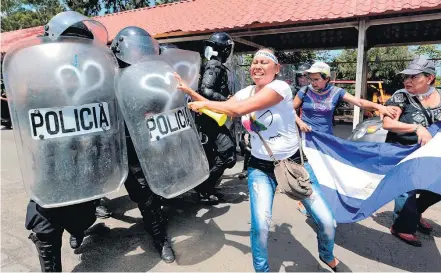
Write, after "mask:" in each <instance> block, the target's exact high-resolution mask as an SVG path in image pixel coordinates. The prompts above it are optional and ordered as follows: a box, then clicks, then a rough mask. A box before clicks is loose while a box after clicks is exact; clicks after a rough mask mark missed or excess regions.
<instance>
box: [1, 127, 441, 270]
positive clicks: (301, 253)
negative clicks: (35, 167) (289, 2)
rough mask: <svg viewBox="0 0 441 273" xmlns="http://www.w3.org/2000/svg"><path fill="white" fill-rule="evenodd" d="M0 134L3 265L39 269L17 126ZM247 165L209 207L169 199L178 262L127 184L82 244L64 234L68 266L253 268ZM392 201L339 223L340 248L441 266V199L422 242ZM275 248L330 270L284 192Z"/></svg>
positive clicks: (397, 262)
mask: <svg viewBox="0 0 441 273" xmlns="http://www.w3.org/2000/svg"><path fill="white" fill-rule="evenodd" d="M336 133H337V134H339V135H341V136H344V137H347V135H348V130H347V127H345V126H344V125H338V126H337V129H336ZM1 141H2V143H1V160H2V161H1V270H2V271H39V263H38V259H37V253H36V250H35V247H34V245H33V244H32V243H31V241H30V240H28V239H27V236H28V235H29V232H28V231H27V230H26V229H25V228H24V218H25V212H26V205H27V202H28V198H27V196H26V194H25V192H24V190H23V186H22V181H21V174H20V170H19V163H18V160H17V155H16V151H15V143H14V139H13V136H12V131H10V130H2V131H1ZM241 168H242V163H241V162H240V163H238V164H237V165H236V167H235V168H234V169H233V170H230V171H229V172H228V173H226V174H225V176H224V180H223V182H222V185H221V186H222V192H223V193H224V194H225V196H226V199H227V202H226V203H223V204H220V205H217V206H213V207H204V206H201V205H199V204H197V203H196V202H194V201H193V200H194V199H195V198H194V197H195V196H194V195H193V193H189V194H186V195H184V196H181V197H179V198H177V199H175V200H172V201H170V202H169V203H168V204H167V206H166V207H165V209H166V212H167V215H168V217H169V219H170V221H169V234H170V236H171V238H172V243H173V247H174V249H175V251H176V254H177V260H176V262H175V263H173V264H165V263H163V262H161V261H160V259H159V257H158V255H157V254H156V252H155V251H154V249H153V246H152V244H151V240H150V238H149V236H147V235H146V234H145V232H144V231H143V228H142V221H141V218H140V214H139V211H138V210H137V208H136V206H135V204H134V203H132V202H131V201H130V200H129V198H128V197H127V194H126V191H125V190H121V191H119V192H118V194H115V195H114V196H109V201H108V207H109V209H111V210H112V211H114V214H115V215H114V218H111V219H107V220H104V221H102V220H100V221H97V223H96V224H95V225H94V226H93V227H92V228H91V230H90V231H89V232H88V234H89V236H88V237H86V239H85V241H84V243H83V245H82V246H81V248H79V249H77V250H76V251H73V250H72V249H70V247H69V243H68V238H69V236H68V234H67V233H65V234H64V237H63V249H62V255H63V257H62V259H63V269H64V271H138V272H139V271H143V272H145V271H193V272H194V271H253V267H252V263H251V254H250V242H249V228H250V226H249V220H248V219H249V202H248V194H247V192H248V191H247V185H246V181H240V180H237V179H236V178H235V174H236V173H237V172H238V171H240V169H241ZM391 209H392V205H391V204H389V205H387V206H385V207H384V208H382V209H381V210H380V211H378V212H377V213H376V214H375V215H373V216H372V217H371V218H368V219H366V220H364V221H362V222H359V223H356V224H341V225H339V226H338V228H337V235H336V247H335V254H336V256H337V257H339V258H340V259H341V260H343V261H344V262H345V263H346V264H347V265H349V266H350V267H351V268H352V269H353V270H354V271H432V272H433V271H440V270H441V254H440V249H441V226H440V225H441V205H437V206H435V207H433V208H431V209H430V210H429V211H428V212H427V213H426V214H425V216H426V217H427V218H428V219H429V220H430V222H431V223H432V224H433V225H434V232H433V234H432V236H426V235H421V238H422V240H423V247H421V248H414V247H411V246H408V245H406V244H404V243H402V242H401V241H399V240H398V239H396V238H395V237H393V236H391V235H390V234H389V232H388V228H389V226H390V224H391ZM269 251H270V263H271V269H272V271H322V272H326V271H329V269H328V268H327V267H326V266H325V265H324V264H323V263H321V262H320V261H319V260H318V258H317V241H316V234H315V232H314V224H313V223H312V222H311V221H310V219H307V218H306V217H304V216H303V215H301V214H300V213H299V212H298V211H297V210H296V209H295V204H294V202H293V201H291V200H290V199H288V198H287V197H285V196H283V195H279V194H278V195H277V196H276V199H275V203H274V209H273V225H272V228H271V234H270V242H269Z"/></svg>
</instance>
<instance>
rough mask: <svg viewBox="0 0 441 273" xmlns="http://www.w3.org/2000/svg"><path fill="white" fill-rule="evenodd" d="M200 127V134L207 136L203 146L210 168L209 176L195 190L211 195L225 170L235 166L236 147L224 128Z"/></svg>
mask: <svg viewBox="0 0 441 273" xmlns="http://www.w3.org/2000/svg"><path fill="white" fill-rule="evenodd" d="M207 127H209V128H207ZM207 127H204V124H202V125H201V126H200V130H201V133H202V134H205V135H206V136H207V142H206V143H205V144H204V145H203V146H204V150H205V155H206V156H207V160H208V165H209V167H210V176H209V177H208V178H207V180H205V181H204V182H203V183H202V184H200V185H199V186H197V187H196V188H195V190H196V191H197V192H199V193H211V192H213V190H214V187H215V186H216V183H217V181H218V180H219V179H220V178H221V176H222V174H223V173H224V171H225V170H226V169H229V168H233V167H234V165H235V164H236V146H235V144H234V141H233V138H232V137H231V134H230V131H229V130H228V128H227V127H226V126H221V127H219V126H216V127H214V126H207Z"/></svg>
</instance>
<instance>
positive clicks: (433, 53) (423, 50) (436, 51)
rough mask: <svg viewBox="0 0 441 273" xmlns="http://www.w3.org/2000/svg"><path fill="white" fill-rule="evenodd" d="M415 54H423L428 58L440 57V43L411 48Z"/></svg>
mask: <svg viewBox="0 0 441 273" xmlns="http://www.w3.org/2000/svg"><path fill="white" fill-rule="evenodd" d="M412 52H413V53H414V54H415V55H424V56H426V57H428V58H431V59H435V58H441V45H420V46H417V47H416V48H415V49H413V50H412Z"/></svg>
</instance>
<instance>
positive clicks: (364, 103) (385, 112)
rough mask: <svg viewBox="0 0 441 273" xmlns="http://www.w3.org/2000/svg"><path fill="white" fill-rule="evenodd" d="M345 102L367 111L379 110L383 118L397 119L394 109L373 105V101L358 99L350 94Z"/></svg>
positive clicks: (347, 94)
mask: <svg viewBox="0 0 441 273" xmlns="http://www.w3.org/2000/svg"><path fill="white" fill-rule="evenodd" d="M343 100H344V101H346V102H347V103H350V104H353V105H356V106H358V107H360V108H363V109H366V110H377V111H379V112H380V115H381V116H387V117H390V118H396V117H397V112H396V110H395V109H394V108H393V107H386V106H384V105H381V104H378V103H373V102H371V101H368V100H365V99H358V98H356V97H354V96H352V95H351V94H349V93H346V94H345V95H344V96H343Z"/></svg>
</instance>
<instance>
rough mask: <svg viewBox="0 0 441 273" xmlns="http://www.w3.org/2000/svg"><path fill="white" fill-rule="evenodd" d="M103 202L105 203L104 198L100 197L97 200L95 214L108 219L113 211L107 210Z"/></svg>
mask: <svg viewBox="0 0 441 273" xmlns="http://www.w3.org/2000/svg"><path fill="white" fill-rule="evenodd" d="M103 203H104V202H103V199H99V200H98V201H97V204H96V205H97V206H96V208H95V215H96V217H98V218H101V219H107V218H109V217H110V216H112V213H111V212H110V211H108V210H107V208H106V207H105V206H104V205H103Z"/></svg>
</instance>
